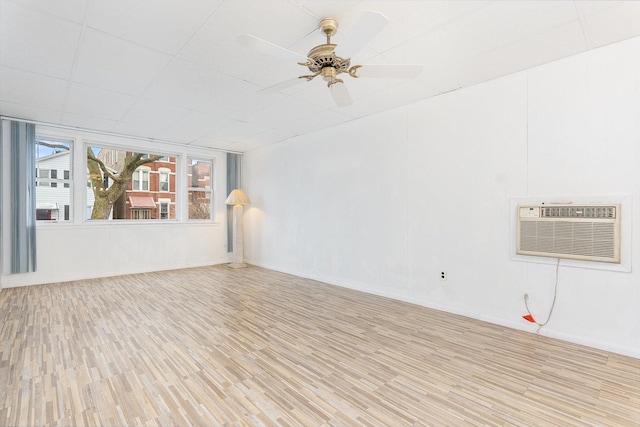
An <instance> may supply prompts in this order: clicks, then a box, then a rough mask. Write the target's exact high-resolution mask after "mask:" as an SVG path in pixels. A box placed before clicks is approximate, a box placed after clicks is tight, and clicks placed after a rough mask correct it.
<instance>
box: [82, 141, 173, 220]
mask: <svg viewBox="0 0 640 427" xmlns="http://www.w3.org/2000/svg"><path fill="white" fill-rule="evenodd" d="M166 157H167V156H166V155H164V154H163V153H154V154H147V153H138V152H136V151H131V150H128V149H126V148H124V149H122V148H120V149H116V148H108V147H100V146H95V145H94V146H91V147H89V150H87V171H88V179H89V185H88V187H87V205H88V207H87V210H88V213H87V215H88V217H89V218H91V219H94V220H117V219H128V220H140V219H144V220H159V219H175V211H176V209H175V200H176V194H175V182H173V183H172V182H171V180H172V177H175V167H176V166H175V162H173V163H167V162H166V161H162V160H161V159H162V158H166ZM123 182H124V185H122V183H123ZM114 183H117V184H118V185H114ZM172 190H173V191H172ZM159 197H162V198H163V199H162V200H165V201H166V206H165V207H166V209H164V210H163V206H162V200H161V199H160V198H159Z"/></svg>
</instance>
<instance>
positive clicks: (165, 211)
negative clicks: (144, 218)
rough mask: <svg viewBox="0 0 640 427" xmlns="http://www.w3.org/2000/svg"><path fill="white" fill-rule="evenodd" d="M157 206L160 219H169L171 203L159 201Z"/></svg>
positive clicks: (163, 200)
mask: <svg viewBox="0 0 640 427" xmlns="http://www.w3.org/2000/svg"><path fill="white" fill-rule="evenodd" d="M158 205H159V209H160V219H169V214H170V206H171V201H170V200H166V199H160V200H159V201H158Z"/></svg>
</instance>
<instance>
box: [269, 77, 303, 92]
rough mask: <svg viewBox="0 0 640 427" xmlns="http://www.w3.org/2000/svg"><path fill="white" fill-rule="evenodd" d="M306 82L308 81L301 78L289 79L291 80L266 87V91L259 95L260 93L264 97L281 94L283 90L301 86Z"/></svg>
mask: <svg viewBox="0 0 640 427" xmlns="http://www.w3.org/2000/svg"><path fill="white" fill-rule="evenodd" d="M305 82H306V80H305V79H301V78H295V79H289V80H285V81H283V82H280V83H276V84H274V85H273V86H269V87H266V88H264V89H260V90H259V91H258V92H257V93H260V94H262V95H269V94H271V93H276V92H280V91H281V90H283V89H286V88H289V87H292V86H295V85H297V84H300V83H305Z"/></svg>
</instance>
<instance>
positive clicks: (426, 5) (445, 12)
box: [358, 0, 490, 53]
mask: <svg viewBox="0 0 640 427" xmlns="http://www.w3.org/2000/svg"><path fill="white" fill-rule="evenodd" d="M488 5H490V2H487V1H454V2H452V1H425V2H420V1H407V2H388V1H379V0H376V1H365V2H362V3H360V4H359V6H358V7H359V9H362V10H376V11H379V12H382V13H383V14H384V15H385V16H386V17H387V18H389V24H388V25H387V27H386V28H385V29H384V30H383V31H382V32H381V33H380V34H379V35H378V36H377V37H375V38H374V39H372V40H371V42H370V43H369V45H368V46H367V47H369V48H370V49H373V50H375V51H376V52H378V53H382V52H385V51H387V50H389V49H391V48H393V47H395V46H397V45H399V44H401V43H403V42H406V41H407V40H411V39H413V38H415V37H417V36H419V35H421V34H424V33H427V32H429V31H431V30H433V29H434V28H437V27H439V26H441V25H443V24H446V23H448V22H450V21H453V20H454V19H456V18H458V17H460V16H462V15H464V14H466V13H469V12H471V11H473V10H475V9H479V8H482V7H487V6H488Z"/></svg>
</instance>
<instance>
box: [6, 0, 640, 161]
mask: <svg viewBox="0 0 640 427" xmlns="http://www.w3.org/2000/svg"><path fill="white" fill-rule="evenodd" d="M365 10H376V11H380V12H382V13H384V14H385V15H386V16H387V17H388V18H389V20H390V23H389V25H388V26H387V27H386V28H385V29H384V30H383V31H382V32H381V33H380V34H379V35H378V36H377V37H375V38H374V39H373V40H372V41H371V42H370V43H369V44H368V45H367V46H366V48H365V49H364V50H363V51H361V52H360V53H359V54H357V55H356V56H355V57H354V58H353V59H352V63H358V64H365V66H366V64H367V63H372V64H373V63H375V64H422V65H423V66H424V72H423V73H422V75H421V76H420V77H418V78H415V79H412V80H408V81H405V80H398V79H389V80H386V79H358V80H355V79H351V78H350V77H345V83H346V84H347V87H348V89H349V91H350V93H351V96H352V98H353V99H354V103H353V105H350V106H348V107H343V108H338V107H336V106H335V105H334V103H333V101H332V99H331V96H330V94H329V92H328V89H327V88H326V86H325V84H324V83H323V81H322V80H319V79H316V80H314V81H311V82H309V83H304V84H300V85H296V86H295V87H293V88H289V89H285V90H283V91H281V92H277V93H274V94H269V95H264V94H259V93H256V92H257V91H258V90H260V89H263V88H265V87H268V86H271V85H274V84H276V83H279V82H281V81H283V80H288V79H291V78H295V77H297V76H298V75H301V74H304V72H305V71H307V73H308V70H306V69H305V68H303V67H301V66H299V65H296V64H295V63H290V62H288V61H285V60H283V59H280V58H276V57H270V56H267V55H265V54H263V53H260V52H257V51H253V50H251V49H248V48H246V47H244V46H241V45H239V44H238V43H237V42H236V38H237V37H238V36H239V35H241V34H247V33H249V34H253V35H255V36H258V37H260V38H263V39H265V40H268V41H271V42H273V43H276V44H278V45H281V46H284V47H287V48H289V49H291V50H293V51H295V52H298V53H301V54H306V52H307V51H308V50H309V49H310V48H311V47H313V46H315V45H318V44H321V43H324V41H325V39H324V36H323V35H322V34H321V33H320V32H319V31H318V30H317V29H316V28H317V25H318V22H319V20H320V19H321V18H324V17H333V18H336V19H337V20H338V21H339V22H340V30H339V32H338V34H337V35H336V36H335V37H334V38H333V39H332V41H333V42H335V43H337V44H338V48H337V49H336V52H337V53H338V54H339V53H340V52H339V50H340V40H342V37H343V35H344V34H345V33H348V31H349V26H350V24H351V23H352V22H353V21H354V20H355V19H356V18H357V17H358V16H359V15H360V13H361V12H362V11H365ZM638 35H640V2H638V1H620V2H617V1H528V2H525V1H497V2H482V1H400V0H387V1H384V0H379V1H369V0H362V1H359V0H352V1H348V0H181V1H177V0H153V1H151V0H109V1H105V0H0V114H2V115H5V116H11V117H18V118H23V119H30V120H36V121H42V122H48V123H55V124H63V125H69V126H78V127H82V128H88V129H94V130H100V131H107V132H112V133H117V134H125V135H132V136H139V137H148V138H155V139H158V140H164V141H172V142H177V143H182V144H189V145H193V146H200V147H211V148H219V149H224V150H231V151H238V152H244V151H247V150H251V149H254V148H257V147H260V146H263V145H267V144H272V143H276V142H279V141H282V140H285V139H287V138H290V137H292V136H295V135H300V134H305V133H308V132H313V131H315V130H318V129H321V128H325V127H329V126H334V125H337V124H339V123H342V122H346V121H349V120H353V119H355V118H358V117H363V116H366V115H369V114H373V113H376V112H380V111H384V110H388V109H391V108H394V107H397V106H400V105H404V104H408V103H411V102H414V101H417V100H419V99H424V98H428V97H431V96H436V95H438V94H441V93H445V92H449V91H452V90H456V89H459V88H461V87H466V86H469V85H473V84H476V83H479V82H483V81H486V80H490V79H493V78H496V77H500V76H503V75H506V74H510V73H513V72H516V71H519V70H523V69H526V68H530V67H532V66H536V65H539V64H542V63H545V62H549V61H552V60H555V59H558V58H562V57H565V56H569V55H574V54H577V53H579V52H583V51H586V50H589V49H593V48H597V47H599V46H603V45H606V44H609V43H613V42H616V41H619V40H623V39H627V38H630V37H634V36H638Z"/></svg>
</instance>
